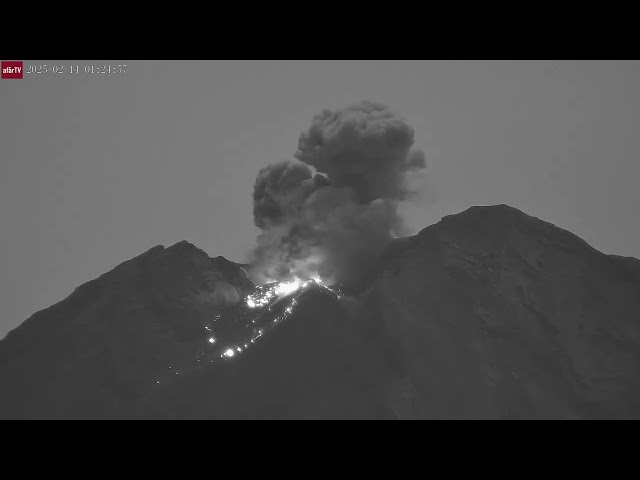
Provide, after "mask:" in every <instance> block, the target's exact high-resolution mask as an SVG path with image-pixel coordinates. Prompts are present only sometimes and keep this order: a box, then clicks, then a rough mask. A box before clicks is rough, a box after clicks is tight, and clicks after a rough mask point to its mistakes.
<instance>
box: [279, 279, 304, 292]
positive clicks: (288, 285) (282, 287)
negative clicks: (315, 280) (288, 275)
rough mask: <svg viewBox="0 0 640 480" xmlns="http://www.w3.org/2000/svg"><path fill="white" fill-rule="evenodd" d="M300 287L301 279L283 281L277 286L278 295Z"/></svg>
mask: <svg viewBox="0 0 640 480" xmlns="http://www.w3.org/2000/svg"><path fill="white" fill-rule="evenodd" d="M298 288H300V280H294V281H292V282H282V283H280V284H279V285H278V286H277V287H276V291H277V293H278V295H287V294H289V293H291V292H295V291H296V290H297V289H298Z"/></svg>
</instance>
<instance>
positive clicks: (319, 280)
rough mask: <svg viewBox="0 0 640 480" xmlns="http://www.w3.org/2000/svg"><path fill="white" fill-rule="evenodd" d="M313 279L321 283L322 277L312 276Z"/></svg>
mask: <svg viewBox="0 0 640 480" xmlns="http://www.w3.org/2000/svg"><path fill="white" fill-rule="evenodd" d="M313 281H314V282H316V283H317V284H320V285H322V279H321V278H320V277H313Z"/></svg>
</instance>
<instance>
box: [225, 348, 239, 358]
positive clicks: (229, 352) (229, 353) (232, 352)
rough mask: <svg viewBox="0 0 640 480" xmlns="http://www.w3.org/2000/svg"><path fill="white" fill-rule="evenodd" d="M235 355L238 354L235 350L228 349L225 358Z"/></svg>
mask: <svg viewBox="0 0 640 480" xmlns="http://www.w3.org/2000/svg"><path fill="white" fill-rule="evenodd" d="M235 354H236V352H235V350H234V349H233V348H228V349H227V350H226V351H225V352H224V355H225V357H233V356H234V355H235Z"/></svg>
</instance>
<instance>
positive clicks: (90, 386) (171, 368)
mask: <svg viewBox="0 0 640 480" xmlns="http://www.w3.org/2000/svg"><path fill="white" fill-rule="evenodd" d="M245 267H246V265H243V264H237V263H234V262H231V261H229V260H228V259H226V258H224V257H222V256H217V257H213V258H211V257H209V256H208V255H207V254H206V253H205V252H204V251H203V250H201V249H199V248H198V247H196V246H195V245H193V244H191V243H189V242H187V241H181V242H178V243H176V244H174V245H172V246H170V247H168V248H165V247H164V246H162V245H158V246H155V247H153V248H151V249H149V250H147V251H146V252H145V253H143V254H142V255H139V256H137V257H135V258H132V259H131V260H128V261H126V262H124V263H122V264H121V265H119V266H117V267H116V268H114V269H113V270H111V271H110V272H107V273H105V274H104V275H102V276H101V277H99V278H98V279H96V280H93V281H91V282H88V283H86V284H84V285H82V286H80V287H78V288H77V289H76V290H75V291H74V293H73V294H72V295H70V296H69V297H68V298H67V299H65V300H63V301H62V302H59V303H58V304H56V305H53V306H52V307H49V308H48V309H46V310H43V311H41V312H38V313H36V314H35V315H33V316H32V317H31V318H30V319H28V320H27V321H25V322H24V323H23V324H22V325H21V326H19V327H18V328H16V329H15V330H13V331H12V332H10V333H9V334H8V335H7V337H6V338H5V339H4V340H1V341H0V383H1V384H2V385H4V387H5V388H2V389H0V417H3V418H131V417H135V418H140V417H145V416H146V417H149V416H151V417H160V418H230V417H231V418H232V417H234V416H239V417H241V418H288V417H298V418H317V417H325V418H334V417H338V418H361V417H366V418H621V417H622V418H629V417H632V418H639V417H640V407H639V406H640V380H638V379H640V355H639V354H638V352H640V324H639V323H638V318H640V261H638V260H636V259H633V258H626V257H619V256H609V255H605V254H602V253H600V252H599V251H597V250H595V249H594V248H592V247H590V246H589V245H588V244H587V243H586V242H584V241H583V240H582V239H580V238H579V237H577V236H576V235H574V234H572V233H571V232H568V231H566V230H563V229H562V228H559V227H556V226H554V225H552V224H551V223H548V222H545V221H542V220H540V219H538V218H535V217H532V216H530V215H527V214H526V213H524V212H522V211H520V210H518V209H517V208H513V207H510V206H508V205H504V204H501V205H490V206H475V207H471V208H469V209H467V210H465V211H463V212H461V213H459V214H456V215H448V216H445V217H443V218H442V220H441V221H440V222H438V223H436V224H434V225H431V226H429V227H427V228H425V229H423V230H422V231H420V232H419V233H418V234H417V235H414V236H412V237H405V238H400V239H397V240H396V241H394V242H393V244H392V245H391V247H390V248H389V249H388V251H387V252H385V255H383V256H382V258H380V260H379V262H378V267H377V268H376V269H374V270H373V273H372V274H371V276H370V277H368V278H367V279H366V281H365V282H364V285H363V287H362V289H361V290H358V292H357V293H356V292H352V293H353V294H351V293H349V294H347V296H346V298H341V297H340V296H338V295H336V294H335V292H334V290H333V289H332V288H327V289H325V290H326V291H325V290H322V291H316V292H315V293H314V292H313V291H310V292H309V294H308V295H300V296H299V297H298V298H293V296H292V297H284V298H283V299H282V302H280V300H278V301H277V302H276V303H274V304H273V307H274V308H276V309H282V308H286V311H287V312H290V313H291V317H290V318H288V319H287V320H286V321H285V322H283V323H282V325H279V326H277V327H275V328H273V329H272V330H270V331H269V333H268V334H267V335H266V336H265V338H264V339H261V340H260V341H259V342H258V343H257V344H256V346H255V348H254V347H250V348H249V349H248V350H246V345H244V348H243V351H242V353H240V350H236V351H235V352H237V353H235V352H234V355H232V356H233V357H234V358H233V359H229V361H227V360H224V359H223V360H221V361H220V362H218V363H217V364H211V365H209V363H208V362H209V361H208V360H206V362H205V361H200V359H201V358H205V357H203V356H202V355H203V354H211V349H212V344H213V348H218V349H220V348H227V346H228V344H227V343H226V341H227V340H225V338H227V339H228V338H229V337H225V335H228V334H229V332H235V331H236V328H237V327H236V326H237V325H240V324H242V323H243V322H245V321H247V318H249V324H250V325H252V323H251V318H254V317H247V316H246V315H245V314H256V315H258V316H257V317H255V318H254V319H257V320H260V319H261V318H262V317H261V315H262V313H265V314H267V313H268V312H267V311H266V310H267V309H268V310H269V311H271V306H269V307H266V306H265V307H264V309H265V312H262V313H261V312H260V311H258V310H259V309H253V308H250V307H251V305H249V306H247V305H246V304H245V302H242V301H241V300H242V299H243V298H244V297H245V296H246V295H247V294H248V292H254V291H255V290H257V289H260V288H263V287H265V286H260V287H257V288H255V289H254V287H255V286H254V285H253V284H252V283H251V282H250V281H249V279H248V278H247V276H246V272H245V270H244V268H245ZM320 293H323V294H322V295H321V294H320ZM287 302H288V303H287ZM247 312H249V313H247ZM265 318H267V319H269V318H270V317H269V316H268V315H267V316H266V317H265ZM257 328H260V327H257ZM234 338H235V337H234ZM244 350H246V352H245V351H244ZM223 351H225V350H223ZM216 355H217V356H216V358H218V359H220V355H218V354H216ZM203 363H206V367H205V368H201V367H202V364H203ZM196 367H197V368H198V370H197V371H196V370H194V368H196ZM189 372H191V373H189ZM198 372H199V373H198ZM158 382H160V383H158Z"/></svg>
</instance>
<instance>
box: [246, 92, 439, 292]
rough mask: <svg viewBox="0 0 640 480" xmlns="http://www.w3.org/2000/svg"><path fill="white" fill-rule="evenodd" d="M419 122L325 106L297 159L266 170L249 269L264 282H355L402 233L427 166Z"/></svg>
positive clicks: (371, 105)
mask: <svg viewBox="0 0 640 480" xmlns="http://www.w3.org/2000/svg"><path fill="white" fill-rule="evenodd" d="M413 135H414V132H413V128H411V126H410V125H408V124H407V123H406V122H405V121H404V120H403V119H402V118H400V117H398V116H396V115H395V114H394V113H392V112H391V111H390V110H389V108H388V107H386V106H385V105H383V104H380V103H375V102H360V103H356V104H353V105H351V106H349V107H346V108H343V109H339V110H335V111H332V110H324V111H323V112H322V113H320V114H317V115H316V116H314V118H313V121H312V122H311V126H310V127H309V129H308V130H307V131H305V132H303V133H302V134H301V135H300V139H299V141H298V150H297V152H296V153H295V154H294V159H291V160H283V161H281V162H278V163H275V164H272V165H269V166H267V167H264V168H263V169H262V170H260V172H259V174H258V176H257V178H256V182H255V185H254V191H253V217H254V223H255V225H256V226H257V227H258V228H260V229H261V233H260V235H259V236H258V238H257V246H256V248H255V250H254V251H253V253H252V258H251V265H252V267H251V269H250V275H251V276H252V277H253V278H254V279H255V280H256V281H258V282H265V281H272V280H278V281H283V280H289V279H292V278H294V277H298V278H301V279H306V278H311V277H314V276H320V277H322V278H323V279H326V280H328V281H330V282H340V283H349V282H351V281H355V280H357V279H358V278H359V276H360V275H362V274H364V273H365V272H366V268H367V266H368V265H371V263H372V262H371V261H372V260H373V259H374V258H375V257H376V256H377V255H378V254H379V253H380V252H381V251H382V249H384V248H385V246H386V245H387V244H388V243H389V242H390V241H391V240H392V239H393V237H394V236H397V235H400V234H403V233H404V225H403V222H402V218H401V217H400V215H399V213H398V208H397V207H398V203H399V202H402V201H405V200H407V199H408V198H409V196H410V195H411V193H412V189H411V188H410V187H409V185H408V182H407V180H408V178H409V176H410V175H411V174H414V173H417V172H420V171H422V170H423V169H425V168H426V163H425V158H424V154H423V152H422V151H420V150H413V149H412V148H411V147H412V146H413Z"/></svg>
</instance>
